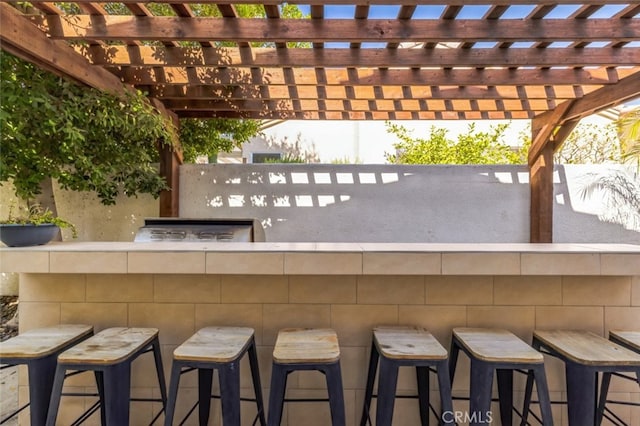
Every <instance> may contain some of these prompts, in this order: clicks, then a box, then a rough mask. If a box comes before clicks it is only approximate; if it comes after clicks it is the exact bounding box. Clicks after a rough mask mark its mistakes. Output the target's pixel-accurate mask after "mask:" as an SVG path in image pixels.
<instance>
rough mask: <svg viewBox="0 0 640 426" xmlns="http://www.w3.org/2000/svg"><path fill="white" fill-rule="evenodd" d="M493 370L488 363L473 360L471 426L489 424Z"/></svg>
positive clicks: (470, 404) (470, 401)
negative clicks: (488, 414)
mask: <svg viewBox="0 0 640 426" xmlns="http://www.w3.org/2000/svg"><path fill="white" fill-rule="evenodd" d="M492 385H493V368H492V367H490V366H489V365H487V364H486V363H484V362H482V361H479V360H477V359H475V358H471V392H470V393H471V395H470V398H469V411H470V413H469V414H470V415H471V417H472V422H471V426H475V425H484V424H487V423H486V421H487V420H489V419H488V416H487V413H489V411H490V410H491V387H492Z"/></svg>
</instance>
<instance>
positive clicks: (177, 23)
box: [30, 15, 640, 43]
mask: <svg viewBox="0 0 640 426" xmlns="http://www.w3.org/2000/svg"><path fill="white" fill-rule="evenodd" d="M30 19H31V20H32V21H33V22H34V23H36V24H37V25H38V26H40V27H42V28H43V29H44V30H45V31H46V32H47V33H48V34H49V36H50V37H51V38H54V39H66V40H81V39H92V40H123V41H127V40H163V41H210V40H230V39H232V40H234V41H235V42H261V43H265V42H276V43H277V42H298V41H299V40H300V39H304V40H309V41H311V42H315V43H325V42H341V41H342V42H344V41H351V42H359V43H363V42H389V43H393V42H396V43H407V42H418V43H424V42H427V43H428V42H435V43H438V42H472V43H473V42H479V41H491V42H518V41H522V40H536V41H537V42H538V43H544V42H549V43H553V42H559V41H570V42H572V41H576V40H580V41H583V42H587V41H598V42H599V41H602V40H616V41H618V42H621V41H630V42H631V41H636V38H637V34H640V22H637V20H635V19H602V20H585V19H538V20H517V19H513V20H474V19H468V20H442V21H433V20H411V21H407V20H388V19H366V20H365V19H325V20H322V21H315V20H310V19H266V20H259V19H250V18H198V19H192V18H186V17H174V16H154V17H147V16H123V15H120V16H112V15H107V16H94V15H74V17H73V19H65V18H64V17H61V16H57V15H49V16H46V17H42V16H33V17H30Z"/></svg>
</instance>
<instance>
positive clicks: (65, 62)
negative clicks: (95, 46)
mask: <svg viewBox="0 0 640 426" xmlns="http://www.w3.org/2000/svg"><path fill="white" fill-rule="evenodd" d="M0 43H2V49H3V50H5V51H7V52H9V53H12V54H14V55H15V56H18V57H20V58H22V59H24V60H26V61H29V62H32V63H34V64H35V65H37V66H39V67H42V68H44V69H47V70H49V71H51V72H54V73H55V74H57V75H60V76H64V77H68V78H70V79H72V80H74V81H77V82H80V83H82V84H86V85H88V86H91V87H95V88H96V89H100V90H104V91H107V92H112V93H123V92H124V90H125V88H124V86H123V84H122V82H121V81H120V80H119V79H118V78H117V77H116V76H114V75H113V74H111V73H110V72H108V71H106V70H105V69H103V68H101V67H98V66H93V65H91V63H90V62H89V61H88V60H87V59H86V58H84V57H83V56H81V55H79V54H78V53H77V52H75V51H74V49H73V48H71V47H70V46H69V45H68V44H67V43H65V42H64V41H59V40H51V39H50V38H48V37H47V36H46V34H44V33H43V32H42V31H40V30H39V29H38V28H36V27H35V26H34V25H33V24H31V23H30V22H29V21H28V20H26V19H25V18H24V16H23V15H22V14H21V13H20V12H18V11H17V10H16V9H15V8H14V7H12V6H10V5H9V4H7V3H0Z"/></svg>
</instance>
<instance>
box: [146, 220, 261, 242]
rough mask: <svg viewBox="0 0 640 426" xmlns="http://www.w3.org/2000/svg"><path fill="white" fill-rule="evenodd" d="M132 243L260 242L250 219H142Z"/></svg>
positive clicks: (259, 227)
mask: <svg viewBox="0 0 640 426" xmlns="http://www.w3.org/2000/svg"><path fill="white" fill-rule="evenodd" d="M134 241H135V242H154V241H170V242H255V241H264V233H263V232H262V227H261V226H260V223H259V222H258V221H256V220H254V219H182V218H157V219H145V224H144V226H143V227H141V228H140V229H139V230H138V233H137V234H136V236H135V238H134Z"/></svg>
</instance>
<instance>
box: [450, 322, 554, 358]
mask: <svg viewBox="0 0 640 426" xmlns="http://www.w3.org/2000/svg"><path fill="white" fill-rule="evenodd" d="M453 334H454V336H455V337H457V338H458V340H459V341H460V343H462V345H463V346H464V347H465V348H466V349H467V350H468V351H469V353H470V354H472V355H473V356H474V357H475V358H477V359H480V360H483V361H486V362H510V363H518V362H522V363H528V364H530V363H543V362H544V358H543V356H542V354H541V353H540V352H538V351H536V350H535V349H533V348H532V347H531V346H529V345H528V344H527V343H525V342H523V341H522V340H521V339H520V338H519V337H517V336H516V335H514V334H513V333H511V332H510V331H507V330H502V329H485V328H455V329H454V330H453Z"/></svg>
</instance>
